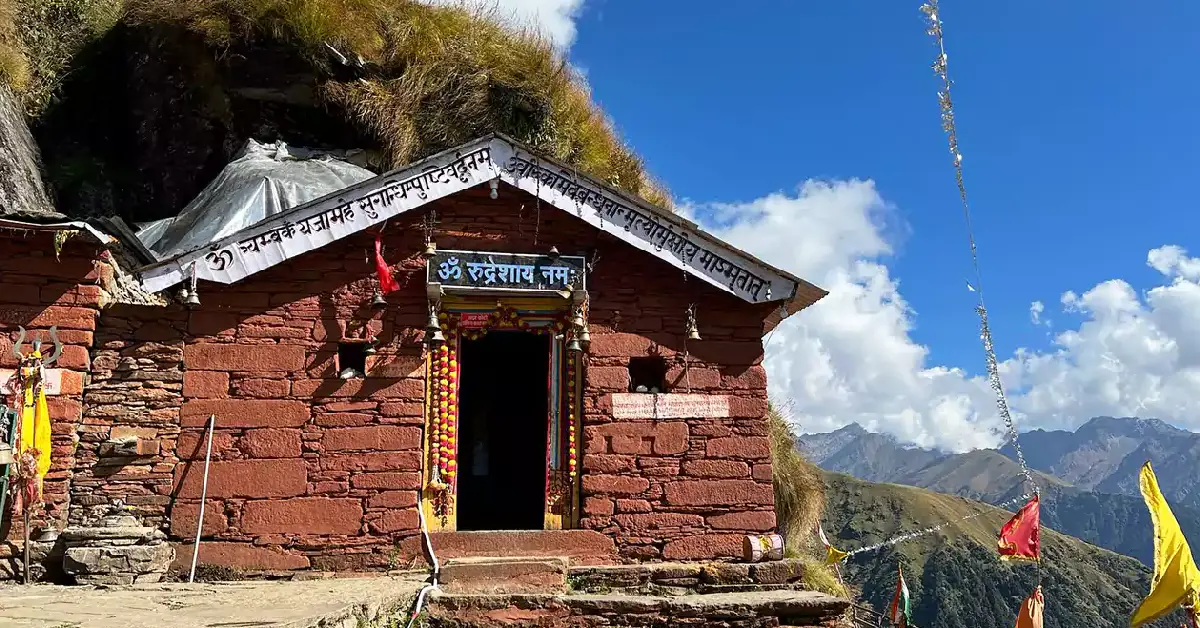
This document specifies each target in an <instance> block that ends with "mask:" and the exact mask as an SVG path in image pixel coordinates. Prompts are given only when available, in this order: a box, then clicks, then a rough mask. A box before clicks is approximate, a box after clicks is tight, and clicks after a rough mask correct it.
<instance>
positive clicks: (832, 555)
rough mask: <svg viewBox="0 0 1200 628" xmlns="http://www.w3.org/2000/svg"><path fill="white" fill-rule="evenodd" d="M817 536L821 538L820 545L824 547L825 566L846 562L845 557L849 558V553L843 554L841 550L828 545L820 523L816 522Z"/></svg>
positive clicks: (827, 539)
mask: <svg viewBox="0 0 1200 628" xmlns="http://www.w3.org/2000/svg"><path fill="white" fill-rule="evenodd" d="M817 536H819V537H821V545H824V546H825V564H826V565H836V564H838V563H840V562H842V561H843V560H846V557H847V556H849V553H847V552H843V551H842V550H840V549H838V548H836V547H834V546H832V545H830V544H829V538H828V537H826V536H825V530H824V529H822V528H821V522H820V521H818V522H817Z"/></svg>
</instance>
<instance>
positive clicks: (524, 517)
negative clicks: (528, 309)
mask: <svg viewBox="0 0 1200 628" xmlns="http://www.w3.org/2000/svg"><path fill="white" fill-rule="evenodd" d="M550 342H551V336H549V335H544V334H533V333H528V332H522V331H492V332H490V333H488V334H486V335H484V336H483V337H481V338H478V339H475V340H470V339H463V341H462V348H461V353H460V368H461V375H460V379H459V404H460V406H459V407H460V413H459V430H458V460H459V465H458V469H459V474H458V524H457V528H458V529H459V530H463V531H468V530H541V529H542V527H543V524H544V520H545V512H546V430H547V421H548V414H549V402H548V399H549V392H548V391H549V373H550Z"/></svg>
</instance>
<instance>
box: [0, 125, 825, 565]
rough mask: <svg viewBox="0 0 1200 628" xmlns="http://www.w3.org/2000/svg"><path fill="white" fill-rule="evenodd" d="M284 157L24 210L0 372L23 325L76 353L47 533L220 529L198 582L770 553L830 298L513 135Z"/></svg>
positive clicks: (62, 368) (3, 551) (4, 272)
mask: <svg viewBox="0 0 1200 628" xmlns="http://www.w3.org/2000/svg"><path fill="white" fill-rule="evenodd" d="M280 150H283V149H282V148H281V149H280ZM276 157H277V158H276V159H274V160H273V161H271V160H270V159H268V161H271V163H270V164H267V166H265V167H264V168H265V169H264V170H254V171H253V172H252V174H253V176H247V175H246V173H245V172H240V171H238V170H237V169H236V168H234V166H235V165H236V164H231V166H230V167H229V168H227V170H226V172H223V173H222V175H221V177H219V178H218V180H217V181H214V182H213V184H212V185H210V187H209V188H208V189H207V190H206V194H207V196H205V195H202V196H203V197H204V198H201V199H198V200H197V202H195V203H193V205H191V206H189V208H188V209H186V210H184V212H183V213H181V214H180V215H179V216H178V217H176V218H174V219H168V220H167V221H164V222H163V223H161V224H154V225H141V226H140V227H141V228H140V230H139V229H137V228H135V227H133V226H131V225H126V224H124V223H121V222H120V221H114V220H101V221H91V222H87V223H84V222H69V221H67V219H66V218H65V217H62V216H58V215H56V214H54V212H53V210H52V209H50V208H49V206H48V201H46V200H45V199H44V198H42V199H38V198H34V199H32V200H30V199H21V198H19V194H18V195H17V196H13V197H6V205H5V207H4V214H3V215H2V216H0V244H2V246H3V247H4V249H5V254H4V255H3V256H0V329H2V330H3V332H4V334H3V335H2V336H0V339H2V342H3V346H0V367H2V368H3V369H7V370H5V371H3V373H0V376H3V377H5V378H10V377H11V376H12V370H13V369H14V368H15V366H16V359H17V358H16V357H15V355H14V353H13V346H12V344H13V342H14V340H15V339H16V338H17V335H18V328H19V327H23V328H24V329H25V330H27V333H28V334H29V336H28V337H30V338H32V337H33V336H35V335H39V334H40V336H39V337H41V338H42V339H43V341H44V342H48V341H47V340H46V338H47V337H48V336H47V332H48V330H49V329H50V328H51V327H52V326H54V327H56V330H57V337H58V339H59V340H60V341H61V343H62V351H61V355H60V356H59V358H58V360H57V361H56V362H55V363H53V364H52V365H51V368H49V369H48V370H47V374H46V381H45V386H46V390H47V393H48V395H49V410H50V414H51V418H52V423H53V431H52V434H53V451H52V467H51V470H50V472H49V473H48V475H47V476H46V478H45V485H44V486H45V489H44V490H45V495H46V501H47V506H46V509H45V510H44V512H41V513H39V514H38V515H37V516H36V517H35V518H34V520H33V521H32V526H33V530H32V531H31V532H32V536H33V538H34V539H35V541H36V540H37V539H39V538H43V539H51V540H52V539H53V538H54V537H55V533H59V532H61V533H63V534H62V536H61V537H60V541H59V542H58V545H59V546H61V545H62V543H61V539H67V540H68V541H70V540H71V539H79V543H82V544H83V545H81V549H86V550H87V551H80V552H76V554H77V555H80V556H84V555H86V556H93V557H98V556H101V555H104V550H101V549H95V546H96V543H97V541H96V538H100V537H104V533H103V532H97V533H96V534H94V535H92V536H90V537H89V536H88V534H83V533H81V532H80V530H101V531H102V530H104V523H103V522H104V521H109V522H113V521H117V522H120V521H122V520H124V519H130V518H132V519H133V521H128V522H126V523H130V524H131V525H126V526H124V528H122V529H124V530H126V532H122V533H121V534H125V535H126V536H129V535H132V537H131V538H134V539H142V541H136V542H137V543H140V544H141V545H136V546H142V547H145V548H156V547H160V546H162V545H167V546H171V547H174V549H175V557H174V561H175V565H176V567H177V568H186V567H187V566H188V565H189V564H190V562H191V560H192V552H193V550H192V548H193V542H194V537H195V535H196V533H197V529H198V528H199V530H200V535H201V541H200V544H199V548H200V550H199V555H198V557H197V562H198V563H199V564H200V565H215V566H223V567H228V568H233V569H236V570H239V571H244V572H279V571H290V570H319V571H382V570H388V569H396V568H401V567H411V566H415V565H420V564H422V561H423V560H424V559H425V556H424V554H425V552H424V550H423V545H424V543H425V540H424V537H423V535H422V525H424V527H425V529H427V530H428V536H429V542H430V543H431V544H432V546H433V547H434V548H435V549H436V551H437V553H438V556H439V557H443V558H444V557H455V556H481V555H500V556H503V555H509V556H555V557H567V558H569V559H570V560H571V561H572V562H573V563H576V564H580V565H604V564H615V563H640V562H651V563H654V562H673V561H700V560H718V559H726V558H732V557H735V556H738V555H740V554H741V551H742V542H743V539H744V538H745V536H746V535H760V534H769V533H771V532H773V531H775V530H776V527H777V521H776V516H775V510H774V504H773V502H774V500H773V491H772V485H771V457H770V447H769V444H770V443H769V439H768V436H767V434H768V432H767V423H766V416H767V410H768V407H767V406H768V404H767V379H766V373H765V371H764V369H763V366H762V360H763V338H764V336H765V335H766V334H767V333H769V332H770V331H771V330H772V329H773V328H774V327H775V326H776V325H778V324H779V323H780V322H781V321H782V320H783V319H784V318H786V317H788V316H791V315H793V314H796V313H797V312H799V311H800V310H802V309H804V308H805V307H808V306H809V305H811V304H813V303H814V302H816V301H817V300H819V299H820V298H822V297H823V296H824V295H825V292H824V291H823V290H821V289H820V288H818V287H816V286H814V285H812V284H811V283H809V282H807V281H804V280H803V279H801V278H798V277H795V276H793V275H791V274H789V273H787V272H785V271H783V270H780V269H778V268H774V267H772V266H770V265H769V264H766V263H764V262H762V261H759V260H757V259H755V258H754V257H753V256H751V255H750V254H748V253H746V252H743V251H739V250H737V249H736V248H734V247H733V246H730V245H729V244H727V243H725V242H722V241H720V240H719V239H717V238H715V237H713V236H711V235H709V234H707V233H705V232H704V231H703V230H701V229H700V228H699V227H698V226H697V225H695V224H692V223H691V222H689V221H687V220H685V219H683V218H681V217H679V216H678V215H675V214H672V213H671V212H669V211H666V210H663V209H661V208H658V207H654V206H651V205H649V204H647V203H645V202H643V201H641V200H639V199H637V198H631V197H629V196H627V195H625V194H623V193H621V192H618V191H616V190H615V189H613V188H611V187H608V186H606V185H603V184H600V183H598V182H596V181H594V180H592V179H590V178H589V177H587V176H586V175H584V174H582V173H580V172H577V171H575V170H574V169H572V168H571V167H569V166H564V165H562V164H560V163H557V162H555V161H553V160H551V159H547V158H544V157H542V156H540V155H537V154H535V153H533V152H532V151H531V150H530V149H528V148H526V147H524V146H522V145H521V144H519V143H517V142H515V141H513V140H510V139H508V138H506V137H503V136H499V135H492V136H486V137H482V138H479V139H477V140H475V141H473V142H470V143H467V144H465V145H462V146H460V147H457V148H455V149H453V150H449V151H446V152H443V153H440V154H437V155H433V156H431V157H429V158H427V159H424V160H423V161H420V162H418V163H414V164H411V165H408V166H406V167H403V168H400V169H397V170H394V171H391V172H388V173H385V174H382V175H378V176H375V175H373V174H371V173H369V172H367V171H365V170H362V169H361V168H358V169H356V167H353V166H352V165H351V164H349V162H346V161H340V160H338V159H337V158H334V157H329V156H309V155H305V156H300V157H296V156H291V157H288V158H287V159H282V158H278V155H277V156H276ZM306 164H307V165H306ZM19 166H20V164H17V167H18V169H19ZM343 166H344V167H343ZM303 167H307V168H309V169H308V170H303ZM322 168H324V169H325V170H321V169H322ZM339 168H340V169H339ZM296 169H300V170H296ZM301 170H303V171H302V172H301ZM297 172H300V174H296V173H297ZM264 173H265V174H264ZM314 173H315V174H314ZM306 177H307V178H306ZM297 181H299V182H300V183H297ZM305 182H312V184H311V185H310V186H308V187H306V186H305ZM18 192H19V190H18ZM14 199H16V200H14ZM18 205H20V207H17V206H18ZM39 206H40V207H41V208H40V209H39ZM31 208H32V209H31ZM210 417H211V418H212V437H211V439H210V438H209V437H208V434H209V427H210ZM210 450H211V454H210ZM206 457H208V459H209V463H208V465H207V469H208V472H207V481H205V469H206ZM202 495H204V496H205V499H204V501H203V513H204V514H203V521H202V522H200V521H199V520H198V519H199V517H200V512H201V506H202ZM21 525H22V524H21V521H20V519H19V518H18V519H17V520H15V521H8V520H6V521H5V524H4V528H3V530H2V531H3V533H4V534H6V535H7V536H6V538H7V542H6V543H5V544H3V545H0V563H3V564H4V565H5V566H4V567H3V568H0V571H5V572H7V573H14V572H16V571H19V569H18V568H17V567H16V565H17V563H18V561H19V560H20V558H21V556H20V554H21V548H20V545H21V542H20V539H21V538H22V530H21ZM129 529H133V531H132V532H130V531H129ZM47 534H48V536H46V535H47ZM114 535H115V533H114ZM139 535H140V536H139ZM117 536H119V535H115V536H114V537H113V538H117ZM120 538H125V537H120ZM47 543H49V541H47ZM66 551H70V550H69V549H68V550H66ZM51 553H53V552H51ZM136 553H137V554H138V556H141V557H143V558H146V557H153V558H154V559H155V560H157V559H158V558H157V557H160V556H161V554H160V553H159V551H158V550H153V549H142V550H139V551H138V552H136ZM46 560H50V559H49V558H47V559H46ZM95 560H99V558H96V559H95ZM122 560H124V559H122ZM68 562H70V561H68ZM93 562H95V561H93ZM58 563H59V564H61V563H62V561H61V559H59V560H58ZM136 567H137V566H136V565H134V566H132V567H131V566H129V565H126V566H125V567H123V568H124V569H126V572H128V573H126V572H122V573H126V575H129V576H130V577H133V578H136V577H137V573H139V572H138V569H137V568H136ZM93 568H94V566H86V565H85V566H84V567H77V569H83V570H84V571H86V570H87V569H93ZM47 569H48V570H50V569H51V568H50V567H47ZM130 570H132V571H130Z"/></svg>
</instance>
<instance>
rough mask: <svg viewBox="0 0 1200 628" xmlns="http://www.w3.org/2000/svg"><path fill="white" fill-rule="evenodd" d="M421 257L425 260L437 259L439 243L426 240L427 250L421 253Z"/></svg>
mask: <svg viewBox="0 0 1200 628" xmlns="http://www.w3.org/2000/svg"><path fill="white" fill-rule="evenodd" d="M421 257H423V258H425V259H426V260H431V259H433V258H435V257H437V243H435V242H434V241H433V240H426V241H425V250H424V251H421Z"/></svg>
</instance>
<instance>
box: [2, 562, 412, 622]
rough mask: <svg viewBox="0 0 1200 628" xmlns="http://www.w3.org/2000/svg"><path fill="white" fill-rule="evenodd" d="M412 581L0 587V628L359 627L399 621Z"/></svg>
mask: <svg viewBox="0 0 1200 628" xmlns="http://www.w3.org/2000/svg"><path fill="white" fill-rule="evenodd" d="M423 578H424V575H423V574H414V575H413V576H412V577H364V578H327V579H319V580H302V581H291V582H263V581H256V582H230V583H205V584H192V585H188V584H166V583H162V584H149V585H130V586H121V587H111V588H109V587H91V586H74V587H65V586H54V585H33V586H28V587H26V586H20V585H0V628H76V627H78V628H210V627H211V628H218V627H220V628H317V627H318V626H319V627H320V628H363V627H364V626H388V625H389V624H388V621H389V620H390V619H392V618H395V617H405V618H407V615H408V612H409V610H410V609H411V604H412V601H413V599H414V598H415V597H416V593H417V591H418V590H419V589H420V588H421V586H422V580H423Z"/></svg>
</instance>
